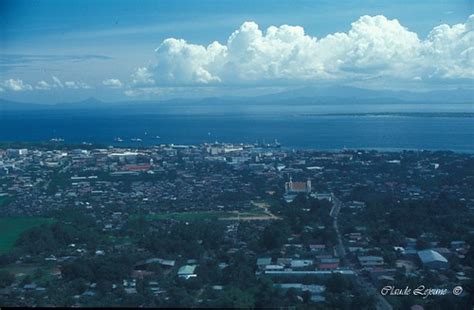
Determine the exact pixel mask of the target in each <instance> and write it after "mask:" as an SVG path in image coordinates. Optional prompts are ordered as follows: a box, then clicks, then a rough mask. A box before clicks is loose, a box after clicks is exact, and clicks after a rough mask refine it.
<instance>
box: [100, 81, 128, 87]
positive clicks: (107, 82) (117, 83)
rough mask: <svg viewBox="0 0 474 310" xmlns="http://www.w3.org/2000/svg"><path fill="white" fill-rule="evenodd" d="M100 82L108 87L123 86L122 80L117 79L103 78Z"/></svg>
mask: <svg viewBox="0 0 474 310" xmlns="http://www.w3.org/2000/svg"><path fill="white" fill-rule="evenodd" d="M102 84H103V85H105V86H107V87H110V88H121V87H122V86H123V84H122V82H121V81H120V80H118V79H107V80H103V81H102Z"/></svg>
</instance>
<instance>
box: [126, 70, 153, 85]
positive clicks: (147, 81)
mask: <svg viewBox="0 0 474 310" xmlns="http://www.w3.org/2000/svg"><path fill="white" fill-rule="evenodd" d="M152 77H153V74H152V73H151V72H149V71H148V68H146V67H141V68H138V69H137V71H136V72H135V73H134V74H132V83H133V84H134V85H138V86H142V85H153V84H155V80H153V78H152Z"/></svg>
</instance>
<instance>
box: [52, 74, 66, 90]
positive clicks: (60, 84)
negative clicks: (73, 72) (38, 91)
mask: <svg viewBox="0 0 474 310" xmlns="http://www.w3.org/2000/svg"><path fill="white" fill-rule="evenodd" d="M51 78H52V79H53V82H54V85H55V87H60V88H64V85H63V83H62V82H61V80H60V79H59V78H57V77H55V76H54V75H53V76H52V77H51Z"/></svg>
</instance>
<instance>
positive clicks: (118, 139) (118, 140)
mask: <svg viewBox="0 0 474 310" xmlns="http://www.w3.org/2000/svg"><path fill="white" fill-rule="evenodd" d="M114 141H115V142H123V139H122V138H120V137H117V138H115V139H114Z"/></svg>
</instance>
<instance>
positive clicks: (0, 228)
mask: <svg viewBox="0 0 474 310" xmlns="http://www.w3.org/2000/svg"><path fill="white" fill-rule="evenodd" d="M53 221H54V220H53V219H49V218H42V217H2V218H0V253H6V252H8V251H10V250H11V249H12V248H13V247H14V245H15V241H16V240H17V239H18V237H19V236H20V235H21V233H23V232H24V231H26V230H28V229H30V228H32V227H35V226H39V225H41V224H45V223H47V224H51V223H53Z"/></svg>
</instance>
